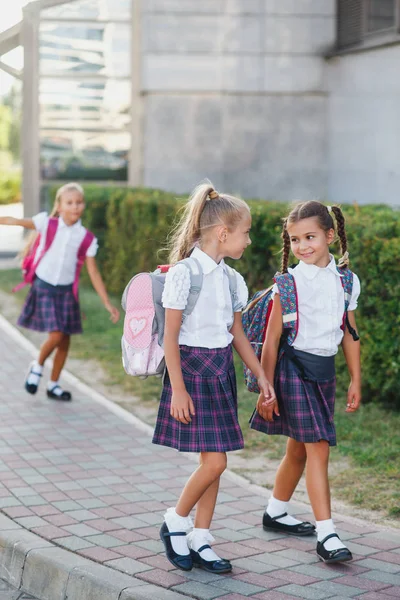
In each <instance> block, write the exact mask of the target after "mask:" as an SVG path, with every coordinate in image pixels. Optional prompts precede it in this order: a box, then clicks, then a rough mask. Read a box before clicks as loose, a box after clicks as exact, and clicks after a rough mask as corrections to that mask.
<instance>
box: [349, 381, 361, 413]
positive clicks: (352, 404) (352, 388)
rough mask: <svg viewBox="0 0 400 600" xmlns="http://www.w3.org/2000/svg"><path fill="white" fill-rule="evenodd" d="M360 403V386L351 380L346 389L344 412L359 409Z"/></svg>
mask: <svg viewBox="0 0 400 600" xmlns="http://www.w3.org/2000/svg"><path fill="white" fill-rule="evenodd" d="M360 403H361V386H360V384H356V383H353V382H351V383H350V385H349V389H348V391H347V406H346V412H348V413H353V412H355V411H356V410H358V409H359V407H360Z"/></svg>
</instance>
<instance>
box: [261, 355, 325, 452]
mask: <svg viewBox="0 0 400 600" xmlns="http://www.w3.org/2000/svg"><path fill="white" fill-rule="evenodd" d="M274 383H275V393H276V397H277V398H278V404H279V412H280V416H279V417H277V416H276V415H274V421H273V422H268V421H264V419H263V418H262V417H261V416H260V415H259V414H258V412H257V410H254V412H253V414H252V416H251V418H250V427H251V429H256V430H257V431H263V432H264V433H267V434H269V435H286V436H288V437H290V438H292V439H294V440H296V441H297V442H307V443H309V442H319V441H320V440H326V441H328V442H329V445H330V446H336V430H335V424H334V421H333V414H334V405H335V392H336V378H335V377H333V378H330V379H328V380H325V381H310V380H309V379H304V380H303V379H302V378H301V377H300V374H299V372H298V370H297V368H296V366H295V365H294V364H293V362H292V361H291V360H290V359H289V358H288V357H287V356H286V354H283V355H282V356H281V358H280V360H279V362H278V365H277V368H276V371H275V381H274Z"/></svg>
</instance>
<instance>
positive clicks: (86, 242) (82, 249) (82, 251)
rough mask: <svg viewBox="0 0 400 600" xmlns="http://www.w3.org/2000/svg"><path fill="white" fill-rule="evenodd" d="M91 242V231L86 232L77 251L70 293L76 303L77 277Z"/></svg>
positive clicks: (92, 237)
mask: <svg viewBox="0 0 400 600" xmlns="http://www.w3.org/2000/svg"><path fill="white" fill-rule="evenodd" d="M93 240H94V234H93V233H92V232H91V231H89V230H86V233H85V237H84V238H83V240H82V242H81V245H80V246H79V249H78V256H77V263H76V270H75V279H74V283H73V286H72V291H73V294H74V296H75V300H76V301H77V302H78V286H79V277H80V274H81V270H82V267H83V264H84V262H85V259H86V253H87V251H88V250H89V247H90V244H91V243H92V242H93Z"/></svg>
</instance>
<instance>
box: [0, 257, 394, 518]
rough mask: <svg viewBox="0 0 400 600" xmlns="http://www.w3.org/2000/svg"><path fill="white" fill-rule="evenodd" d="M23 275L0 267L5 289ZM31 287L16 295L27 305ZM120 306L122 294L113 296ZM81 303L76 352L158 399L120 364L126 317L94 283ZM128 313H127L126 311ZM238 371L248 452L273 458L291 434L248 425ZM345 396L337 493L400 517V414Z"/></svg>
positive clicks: (0, 285) (339, 407) (151, 382)
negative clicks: (107, 305)
mask: <svg viewBox="0 0 400 600" xmlns="http://www.w3.org/2000/svg"><path fill="white" fill-rule="evenodd" d="M20 279H21V274H20V271H19V270H17V269H13V270H9V271H0V289H1V290H3V291H4V292H8V293H10V292H11V289H12V287H13V286H14V285H15V284H16V283H18V282H19V281H20ZM25 294H26V291H21V292H18V293H17V294H15V298H16V300H17V302H19V303H20V304H22V302H23V299H24V297H25ZM113 301H114V303H115V304H116V305H119V298H118V299H117V298H114V299H113ZM81 304H82V309H83V311H84V313H85V314H86V315H87V318H86V319H85V321H84V324H83V326H84V331H85V333H84V335H82V336H73V342H72V349H71V356H73V357H75V358H80V359H83V360H85V359H96V360H98V361H99V363H100V364H101V366H102V368H103V369H104V371H105V373H106V374H107V382H106V383H107V384H108V385H111V386H112V385H118V386H121V387H122V388H123V389H124V390H125V393H126V394H127V395H128V394H132V395H135V396H138V397H140V398H141V400H142V401H143V402H147V403H153V404H154V406H155V405H156V403H157V402H158V399H159V396H160V391H161V382H160V380H159V379H156V378H154V377H151V378H149V379H146V380H144V381H142V380H140V379H138V378H135V377H129V376H128V375H126V374H125V372H124V370H123V368H122V363H121V349H120V340H121V332H122V319H121V320H120V322H119V323H118V324H117V325H113V324H112V323H111V322H110V321H109V318H108V313H107V312H106V311H105V310H104V308H103V306H102V304H101V302H100V299H99V298H98V296H97V294H96V293H95V292H94V291H93V289H92V288H90V287H83V286H82V289H81ZM122 316H123V315H122ZM235 364H236V371H237V375H238V393H239V420H240V424H241V426H242V429H243V434H244V438H245V444H246V449H245V455H246V456H252V455H253V456H254V455H255V454H260V453H263V454H264V455H265V458H266V460H267V459H268V458H271V459H273V458H280V457H281V456H282V455H283V451H284V447H285V443H286V438H283V437H280V436H265V435H263V434H261V433H259V432H256V431H253V430H251V429H249V427H248V420H249V418H250V416H251V414H252V411H253V409H254V405H255V401H256V395H255V394H251V393H250V392H248V391H247V389H246V388H245V386H244V383H243V374H242V367H241V363H240V360H239V359H238V357H237V356H236V358H235ZM345 404H346V400H345V398H344V397H340V396H339V397H338V399H337V404H336V416H335V422H336V428H337V437H338V444H339V445H338V447H337V448H334V449H333V450H332V461H333V462H336V463H343V461H344V459H346V464H348V465H349V467H348V468H345V469H344V470H340V472H339V473H338V474H337V475H334V476H333V477H332V492H333V495H334V496H335V497H337V498H341V499H343V500H345V501H346V502H349V503H352V504H354V505H357V506H359V507H360V508H365V509H372V510H383V511H384V512H385V513H386V515H387V516H388V517H391V518H393V519H397V520H399V519H400V472H399V467H398V457H399V455H400V436H399V435H398V431H399V430H400V414H399V413H397V412H394V411H391V410H389V409H385V408H383V407H381V406H379V405H377V404H374V403H370V404H366V405H363V406H362V407H361V408H360V410H359V411H358V413H356V414H353V415H349V414H346V413H345V412H344V411H345Z"/></svg>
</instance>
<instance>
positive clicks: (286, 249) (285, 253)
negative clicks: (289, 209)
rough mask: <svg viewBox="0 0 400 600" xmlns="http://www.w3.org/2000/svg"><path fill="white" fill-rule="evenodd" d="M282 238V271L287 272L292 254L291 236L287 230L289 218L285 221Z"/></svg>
mask: <svg viewBox="0 0 400 600" xmlns="http://www.w3.org/2000/svg"><path fill="white" fill-rule="evenodd" d="M281 238H282V240H283V246H282V262H281V273H287V270H288V263H289V254H290V237H289V234H288V230H287V219H285V220H284V221H283V227H282V233H281Z"/></svg>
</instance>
